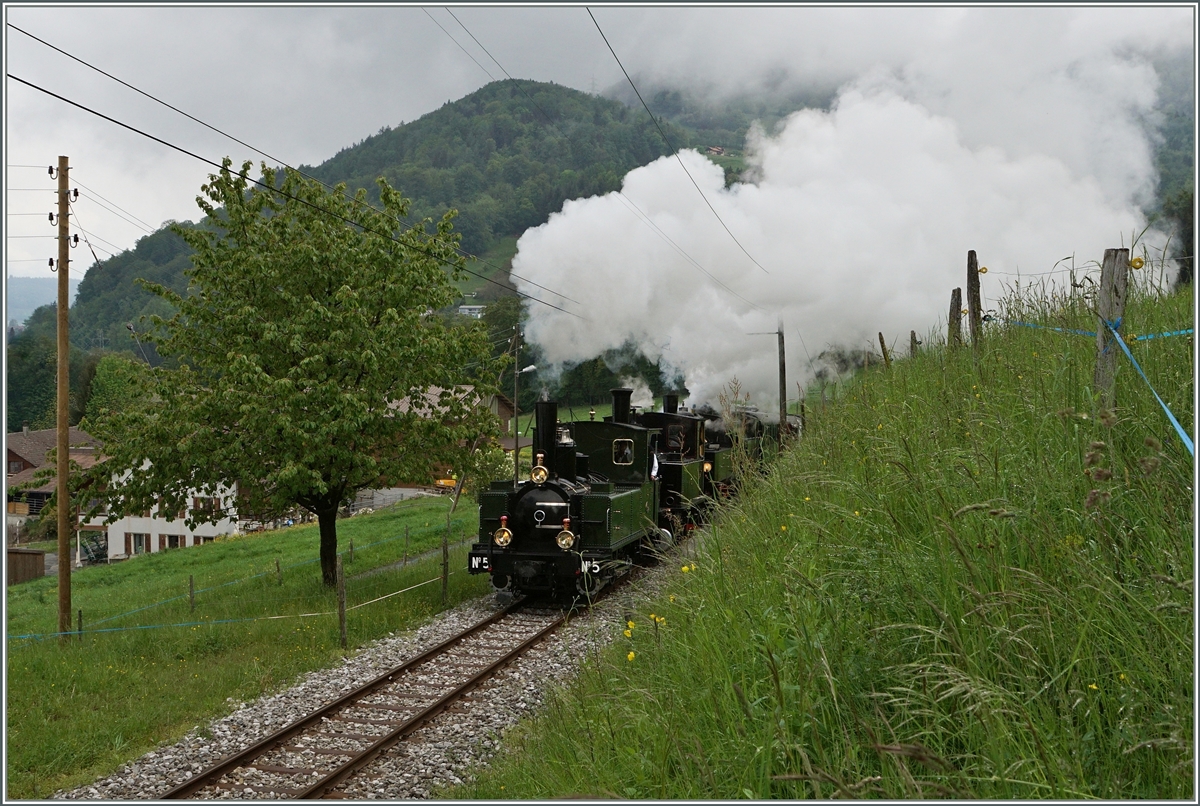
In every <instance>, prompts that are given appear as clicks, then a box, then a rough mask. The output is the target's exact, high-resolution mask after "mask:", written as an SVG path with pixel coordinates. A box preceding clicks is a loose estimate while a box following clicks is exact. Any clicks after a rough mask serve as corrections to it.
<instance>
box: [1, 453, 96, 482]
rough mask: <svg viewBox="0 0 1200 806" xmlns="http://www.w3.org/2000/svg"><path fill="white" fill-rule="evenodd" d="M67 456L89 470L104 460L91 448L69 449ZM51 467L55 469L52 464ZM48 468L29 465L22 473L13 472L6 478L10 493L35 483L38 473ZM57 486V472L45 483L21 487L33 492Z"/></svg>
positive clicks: (81, 467)
mask: <svg viewBox="0 0 1200 806" xmlns="http://www.w3.org/2000/svg"><path fill="white" fill-rule="evenodd" d="M67 456H68V457H69V458H70V460H71V461H72V462H74V463H75V464H76V465H78V466H79V467H80V469H82V470H87V469H88V468H90V467H95V465H96V463H97V462H100V461H103V457H102V456H100V454H98V453H97V452H96V451H94V450H90V449H85V450H69V451H67ZM50 469H53V468H52V466H51V468H50ZM46 470H47V467H27V468H25V469H24V470H22V471H21V472H20V473H14V474H12V475H11V476H9V477H8V478H7V480H6V481H7V484H8V491H9V493H13V492H17V491H18V487H19V485H30V484H33V483H34V482H35V481H36V480H37V475H38V473H43V472H45V471H46ZM57 486H58V474H57V473H55V474H54V475H52V476H50V477H49V479H47V480H46V481H45V482H44V483H43V484H40V485H38V486H37V487H31V486H26V487H24V488H23V489H21V490H20V491H21V492H31V493H52V492H54V490H55V489H56V488H57Z"/></svg>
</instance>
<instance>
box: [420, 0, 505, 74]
mask: <svg viewBox="0 0 1200 806" xmlns="http://www.w3.org/2000/svg"><path fill="white" fill-rule="evenodd" d="M421 10H422V11H424V12H425V16H426V17H428V18H429V19H431V20H433V24H434V25H436V26H437V27H439V28H442V24H441V23H440V22H438V21H437V20H436V19H434V17H433V15H432V14H430V13H429V9H427V8H422V9H421ZM446 11H450V9H446ZM450 16H451V17H454V13H453V12H451V14H450ZM454 19H455V20H457V19H458V17H454ZM459 25H462V23H461V22H460V23H459ZM442 33H444V34H445V35H446V36H448V37H450V41H451V42H453V43H454V44H456V45H458V48H459V50H461V51H462V52H463V53H465V54H467V56H468V57H470V59H471V61H473V62H475V64H479V60H478V59H476V58H475V57H474V56H472V55H471V52H470V51H469V50H467V49H466V48H464V47H463V46H462V45H461V44H460V43H459V41H458V40H457V39H455V38H454V36H453V35H451V33H450V32H449V31H447V30H446V29H445V28H442ZM467 33H470V31H467ZM471 38H472V39H474V38H475V37H471ZM479 47H483V45H480V46H479ZM484 53H487V50H484ZM488 55H489V56H491V55H492V54H490V53H488ZM492 61H496V60H495V59H492ZM479 69H480V70H482V71H483V72H485V73H487V77H488V78H490V79H491V80H492V81H495V80H496V77H495V76H494V75H492V74H491V73H490V72H489V71H488V69H487V68H486V67H484V66H483V65H482V64H479Z"/></svg>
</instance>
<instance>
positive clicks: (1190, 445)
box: [1000, 319, 1196, 456]
mask: <svg viewBox="0 0 1200 806" xmlns="http://www.w3.org/2000/svg"><path fill="white" fill-rule="evenodd" d="M1000 321H1003V322H1005V323H1006V324H1010V325H1019V326H1021V327H1030V328H1035V329H1038V330H1053V331H1056V332H1059V333H1068V334H1070V335H1074V336H1090V337H1091V338H1096V332H1095V331H1092V330H1076V329H1074V328H1065V327H1051V326H1050V325H1039V324H1037V323H1034V322H1021V321H1018V320H1015V319H1004V320H1000ZM1101 321H1102V322H1103V323H1104V327H1105V328H1106V329H1107V330H1108V332H1109V333H1111V334H1112V335H1113V337H1114V338H1115V339H1116V342H1117V344H1118V345H1120V347H1121V350H1122V352H1124V353H1125V357H1126V358H1128V359H1129V362H1130V363H1131V364H1133V368H1134V369H1135V370H1137V373H1138V375H1140V376H1141V377H1142V380H1143V381H1145V382H1146V386H1147V387H1148V388H1149V389H1150V393H1151V394H1153V395H1154V399H1155V400H1157V401H1158V405H1159V406H1161V407H1162V410H1163V412H1165V413H1166V415H1167V419H1168V420H1169V421H1170V423H1171V425H1172V427H1174V429H1175V433H1176V434H1178V435H1179V439H1180V441H1181V442H1183V446H1184V447H1185V448H1187V451H1188V453H1189V454H1190V455H1192V456H1195V455H1196V449H1195V444H1194V442H1193V441H1192V438H1191V436H1189V435H1188V433H1187V431H1186V430H1185V429H1184V427H1183V426H1182V425H1181V424H1180V422H1179V419H1178V418H1177V417H1176V416H1175V413H1174V412H1172V411H1171V408H1170V406H1168V405H1167V404H1166V403H1165V402H1164V401H1163V399H1162V396H1161V395H1159V393H1158V390H1157V389H1155V388H1154V384H1152V383H1151V382H1150V378H1148V377H1147V376H1146V372H1145V371H1144V370H1143V369H1142V365H1141V364H1139V363H1138V361H1137V359H1136V358H1134V357H1133V353H1132V352H1131V351H1130V349H1129V345H1128V343H1127V342H1126V339H1125V338H1122V336H1121V333H1120V329H1121V325H1122V320H1120V319H1117V320H1116V321H1115V322H1110V321H1108V320H1106V319H1104V320H1101ZM1194 333H1195V329H1194V328H1190V327H1189V328H1181V329H1179V330H1169V331H1167V332H1165V333H1148V334H1142V335H1137V334H1133V333H1130V334H1127V338H1128V340H1129V341H1149V340H1151V339H1166V338H1171V337H1173V336H1191V335H1193V334H1194Z"/></svg>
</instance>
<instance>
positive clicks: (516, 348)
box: [513, 324, 521, 488]
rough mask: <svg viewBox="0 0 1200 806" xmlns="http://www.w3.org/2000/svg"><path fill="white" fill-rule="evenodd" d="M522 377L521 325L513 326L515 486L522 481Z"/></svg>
mask: <svg viewBox="0 0 1200 806" xmlns="http://www.w3.org/2000/svg"><path fill="white" fill-rule="evenodd" d="M520 378H521V326H520V325H519V324H518V325H514V326H513V487H514V488H516V486H517V485H518V484H520V483H521V426H520V420H519V419H518V417H517V382H518V381H519V380H520Z"/></svg>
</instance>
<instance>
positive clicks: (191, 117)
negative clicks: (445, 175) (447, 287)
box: [7, 12, 583, 318]
mask: <svg viewBox="0 0 1200 806" xmlns="http://www.w3.org/2000/svg"><path fill="white" fill-rule="evenodd" d="M426 13H428V12H426ZM434 22H437V21H436V20H434ZM7 25H8V26H9V27H10V28H12V29H14V30H16V31H18V32H19V33H22V34H24V35H25V36H27V37H29V38H30V39H33V40H35V41H37V42H40V43H42V44H43V45H45V46H46V47H48V48H50V49H52V50H55V51H57V52H59V53H61V54H62V55H64V56H66V57H67V58H69V59H72V60H74V61H76V62H79V63H80V64H82V65H83V66H85V67H87V68H89V69H91V70H95V71H96V72H97V73H100V74H101V75H103V76H106V77H107V78H110V79H112V80H113V81H116V82H117V83H118V84H121V85H122V86H125V87H128V88H129V89H131V90H133V91H134V92H136V93H138V94H140V95H143V96H145V97H146V98H149V99H150V100H152V101H154V102H155V103H159V104H162V105H163V106H165V107H167V108H168V109H170V110H172V111H174V112H178V113H179V114H181V115H183V116H184V117H186V118H188V119H189V120H192V121H194V122H196V123H199V124H200V125H201V126H204V127H205V128H206V129H209V130H210V131H213V132H216V133H217V134H219V135H221V136H222V137H227V138H229V139H230V140H232V141H233V142H235V143H237V144H238V145H241V146H244V147H246V148H248V149H250V150H251V151H253V152H255V153H256V154H260V155H262V156H264V157H266V158H267V159H269V160H272V161H273V162H275V163H277V164H279V165H282V166H283V167H285V168H290V169H291V170H293V171H296V173H298V174H300V175H301V176H303V177H305V178H306V179H310V180H312V181H314V182H318V183H320V184H321V186H322V187H324V188H325V189H327V190H330V191H334V190H336V188H334V187H332V186H331V185H329V184H328V183H327V182H324V181H322V180H321V179H318V178H317V177H315V176H312V175H311V174H308V173H305V172H304V171H301V170H300V169H298V168H293V167H292V166H291V165H289V164H288V163H287V162H285V161H284V160H281V159H279V158H278V157H275V156H272V155H271V154H268V153H267V152H266V151H263V150H262V149H260V148H256V147H254V146H252V145H250V144H249V143H247V142H245V141H243V140H240V139H238V138H237V137H234V136H233V135H232V134H229V133H228V132H224V131H222V130H221V129H218V128H217V127H215V126H213V125H211V124H208V123H205V122H204V121H203V120H201V119H200V118H198V117H196V116H195V115H191V114H189V113H187V112H185V111H183V110H182V109H179V108H178V107H175V106H172V105H171V104H169V103H167V102H166V101H164V100H162V99H160V98H157V97H155V96H154V95H151V94H150V93H148V92H146V91H145V90H142V89H139V88H137V87H135V86H133V85H132V84H130V83H129V82H127V81H124V80H122V79H120V78H117V77H116V76H114V75H112V74H111V73H108V72H106V71H104V70H102V69H100V68H99V67H96V66H95V65H93V64H90V63H88V62H86V61H84V60H83V59H81V58H79V57H78V56H75V55H73V54H71V53H68V52H67V51H65V50H63V49H62V48H60V47H57V46H55V45H52V44H50V43H49V42H47V41H46V40H44V39H42V38H40V37H37V36H34V35H33V34H31V33H29V32H28V31H26V30H24V29H22V28H19V27H17V26H16V25H13V24H12V23H11V22H10V23H7ZM443 30H445V29H443ZM447 35H448V32H447ZM451 39H453V37H451ZM460 47H461V46H460ZM468 55H470V54H468ZM480 67H482V65H480ZM484 72H485V73H486V72H487V70H484ZM489 75H490V73H489ZM18 80H20V79H18ZM31 86H32V85H31ZM93 192H94V191H93ZM342 195H343V196H344V197H345V198H348V199H350V200H351V201H354V202H355V203H358V200H357V199H356V198H354V197H353V196H351V195H350V194H349V193H347V192H345V191H342ZM366 206H367V207H369V208H370V209H372V210H375V211H376V212H381V213H385V211H383V210H380V209H379V208H378V207H375V206H373V205H371V204H367V205H366ZM385 214H386V215H388V216H389V218H393V219H395V220H397V221H400V219H399V218H397V217H396V216H392V215H390V214H387V213H385ZM400 223H404V224H405V225H406V226H412V225H413V222H412V221H411V220H406V221H403V222H400ZM455 251H456V252H458V253H459V254H460V255H462V256H464V257H468V258H471V259H473V260H476V261H478V262H480V263H482V264H484V265H485V266H491V267H492V268H493V269H496V270H498V271H502V270H503V269H501V267H500V266H497V265H495V264H494V263H491V262H489V261H486V260H484V259H483V258H481V257H480V256H479V255H474V254H471V253H469V252H467V251H465V250H463V249H460V248H458V247H455ZM464 270H465V271H467V273H468V274H472V275H474V276H476V277H479V278H481V279H484V280H488V282H492V283H494V284H496V285H499V286H500V287H502V288H503V287H504V284H503V283H498V282H496V281H494V280H491V279H489V278H487V277H484V276H483V275H481V274H478V273H476V272H473V271H471V270H469V269H464ZM509 276H511V277H517V275H514V274H513V273H512V272H511V270H510V271H509ZM517 279H520V280H525V281H526V282H528V283H530V284H531V285H534V286H537V287H538V288H540V289H542V290H543V291H547V292H549V293H551V294H554V295H555V296H557V297H561V298H562V299H565V300H567V301H569V302H574V303H575V304H576V305H582V303H581V302H579V301H578V300H575V299H571V297H568V296H567V295H566V294H562V293H560V292H558V291H555V290H554V289H552V288H547V287H546V286H544V285H540V284H539V283H535V282H533V281H532V280H526V278H523V277H517ZM521 296H524V297H526V298H528V299H536V297H530V296H528V295H526V294H522V295H521ZM539 301H540V300H539ZM555 307H556V306H555ZM575 315H576V316H578V314H575ZM580 318H583V317H580Z"/></svg>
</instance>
